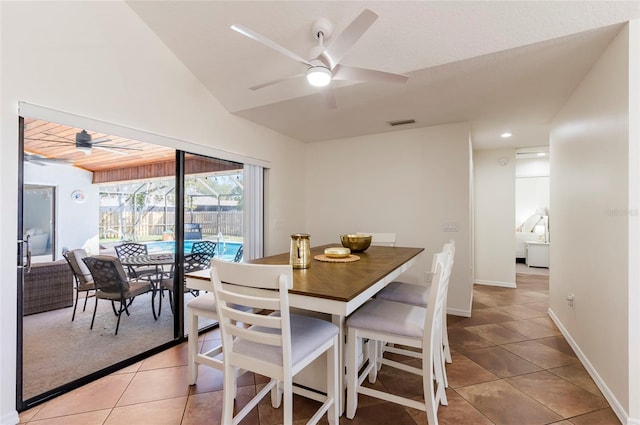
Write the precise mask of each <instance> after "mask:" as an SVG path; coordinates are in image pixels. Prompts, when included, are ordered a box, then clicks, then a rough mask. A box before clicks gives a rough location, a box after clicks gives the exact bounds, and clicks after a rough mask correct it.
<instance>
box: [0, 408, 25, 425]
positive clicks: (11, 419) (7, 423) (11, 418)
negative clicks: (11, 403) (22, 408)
mask: <svg viewBox="0 0 640 425" xmlns="http://www.w3.org/2000/svg"><path fill="white" fill-rule="evenodd" d="M17 423H20V417H19V416H18V412H17V411H16V410H14V411H13V412H8V413H7V414H6V415H2V418H0V424H2V425H15V424H17Z"/></svg>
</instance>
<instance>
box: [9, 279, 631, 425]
mask: <svg viewBox="0 0 640 425" xmlns="http://www.w3.org/2000/svg"><path fill="white" fill-rule="evenodd" d="M517 280H518V288H517V289H508V288H498V287H489V286H476V288H475V290H474V303H473V316H472V317H471V318H461V317H453V316H449V337H450V341H451V347H452V349H453V350H454V353H453V363H452V364H450V365H447V374H448V377H449V388H448V390H447V396H448V399H449V405H448V406H442V407H440V409H439V411H438V420H439V423H440V424H442V425H467V424H468V425H475V424H478V425H482V424H505V425H537V424H557V425H571V424H573V425H589V424H598V425H607V424H619V423H620V422H619V421H618V419H617V417H616V416H615V414H614V413H613V411H612V410H611V408H610V407H609V405H608V404H607V401H606V400H605V399H604V398H603V396H602V394H601V393H600V391H599V390H598V388H597V386H596V385H595V384H594V382H593V381H592V380H591V378H590V377H589V375H588V374H587V372H586V371H585V369H584V368H583V367H582V365H581V364H580V362H579V361H578V359H577V357H576V356H575V355H574V353H573V351H572V350H571V348H570V347H569V345H568V344H567V343H566V341H565V340H564V339H563V337H562V336H561V334H560V332H558V330H557V328H556V327H555V326H554V324H553V322H552V321H551V320H550V319H549V317H548V316H547V313H546V310H547V298H548V277H547V276H543V275H542V276H541V275H525V274H518V279H517ZM218 338H219V333H218V331H217V330H215V331H212V332H209V333H207V334H206V335H203V336H201V338H200V340H201V343H202V345H203V348H206V347H207V346H209V345H211V344H212V343H214V342H215V340H216V339H218ZM408 361H411V360H408ZM186 365H187V345H186V343H185V344H181V345H180V346H177V347H174V348H172V349H170V350H167V351H165V352H163V353H160V354H158V355H156V356H154V357H151V358H149V359H146V360H144V361H142V362H139V363H137V364H135V365H133V366H131V367H128V368H126V369H123V370H121V371H119V372H118V373H115V374H112V375H110V376H107V377H105V378H103V379H100V380H98V381H95V382H93V383H91V384H89V385H86V386H85V387H83V388H80V389H78V390H75V391H73V392H71V393H68V394H65V395H62V396H60V397H58V398H56V399H53V400H50V401H48V402H47V403H44V404H42V405H39V406H37V407H34V408H32V409H30V410H28V411H25V412H22V413H21V414H20V419H21V423H24V424H27V423H28V424H32V425H35V424H47V425H57V424H64V425H75V424H78V425H80V424H82V425H86V424H108V425H119V424H123V425H137V424H153V425H165V424H166V425H178V424H181V425H200V424H203V425H204V424H207V425H211V424H214V425H215V424H219V423H220V402H221V397H222V391H221V390H222V375H221V373H219V372H218V371H216V370H213V369H210V368H207V367H202V366H201V367H200V373H199V378H198V385H196V386H194V387H190V386H189V385H188V383H187V366H186ZM265 382H266V380H265V378H264V377H261V376H254V375H251V374H247V375H244V376H242V377H241V378H240V380H239V382H238V385H239V388H238V399H237V402H238V403H239V405H243V403H246V401H247V400H248V399H249V397H250V396H251V395H253V394H255V392H256V390H259V389H260V388H261V386H262V385H264V383H265ZM375 385H376V386H384V387H386V388H388V389H390V390H392V391H397V392H398V393H400V394H403V395H408V396H415V397H416V398H419V397H420V395H421V391H422V384H421V381H420V379H419V378H416V377H414V376H411V375H408V374H404V373H403V372H398V371H396V370H391V369H387V368H385V367H383V368H382V370H381V372H380V374H379V379H378V381H377V382H376V384H375ZM316 406H317V405H316V403H315V402H312V401H308V400H306V399H303V398H298V397H295V398H294V420H295V421H294V424H299V423H300V424H302V423H306V421H307V419H308V418H309V417H310V416H311V414H312V411H313V410H315V408H316ZM281 417H282V416H281V412H280V411H279V410H275V409H273V408H272V407H271V405H270V403H269V401H268V397H267V400H266V401H264V402H262V403H261V404H260V405H259V406H258V408H257V409H254V411H253V412H252V413H251V414H250V415H249V416H248V417H247V418H246V419H245V420H244V421H243V422H242V423H243V424H252V425H253V424H259V425H272V424H278V423H281ZM321 423H326V418H325V419H324V420H323V421H321ZM340 423H341V424H354V425H355V424H367V425H373V424H393V425H404V424H407V425H416V424H426V423H427V420H426V416H425V414H424V413H423V412H419V411H417V410H413V409H409V408H404V407H401V406H398V405H394V404H391V403H386V402H382V401H379V400H375V399H372V398H368V397H365V396H360V402H359V407H358V411H357V414H356V417H355V418H354V419H353V420H351V421H350V420H348V419H346V418H344V417H342V418H340Z"/></svg>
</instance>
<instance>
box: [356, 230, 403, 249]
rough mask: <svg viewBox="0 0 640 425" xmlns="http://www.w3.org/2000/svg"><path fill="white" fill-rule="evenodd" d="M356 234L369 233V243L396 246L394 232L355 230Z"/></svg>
mask: <svg viewBox="0 0 640 425" xmlns="http://www.w3.org/2000/svg"><path fill="white" fill-rule="evenodd" d="M356 234H358V235H371V245H373V246H396V234H395V233H371V232H357V233H356Z"/></svg>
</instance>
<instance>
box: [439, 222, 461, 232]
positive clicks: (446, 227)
mask: <svg viewBox="0 0 640 425" xmlns="http://www.w3.org/2000/svg"><path fill="white" fill-rule="evenodd" d="M442 230H443V231H444V232H457V231H458V223H456V222H453V221H451V222H448V223H444V224H443V225H442Z"/></svg>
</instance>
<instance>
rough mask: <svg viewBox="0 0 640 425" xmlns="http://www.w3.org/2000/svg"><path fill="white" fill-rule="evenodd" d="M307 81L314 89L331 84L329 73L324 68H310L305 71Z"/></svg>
mask: <svg viewBox="0 0 640 425" xmlns="http://www.w3.org/2000/svg"><path fill="white" fill-rule="evenodd" d="M307 81H308V82H309V84H311V85H312V86H315V87H325V86H328V85H329V82H331V71H330V70H329V68H327V67H324V66H312V67H311V68H309V69H308V70H307Z"/></svg>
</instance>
